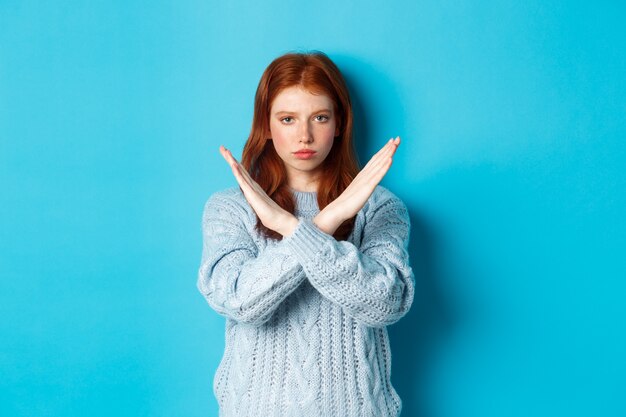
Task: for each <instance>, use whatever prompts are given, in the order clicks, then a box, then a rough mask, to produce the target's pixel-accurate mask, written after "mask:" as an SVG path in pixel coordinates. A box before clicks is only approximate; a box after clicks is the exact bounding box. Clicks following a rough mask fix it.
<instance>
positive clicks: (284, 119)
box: [280, 116, 293, 123]
mask: <svg viewBox="0 0 626 417" xmlns="http://www.w3.org/2000/svg"><path fill="white" fill-rule="evenodd" d="M292 119H293V117H290V116H286V117H283V118H282V119H280V121H281V122H283V123H291V120H292Z"/></svg>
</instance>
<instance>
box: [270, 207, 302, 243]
mask: <svg viewBox="0 0 626 417" xmlns="http://www.w3.org/2000/svg"><path fill="white" fill-rule="evenodd" d="M299 223H300V220H298V218H297V217H296V216H294V215H293V214H291V213H288V214H286V215H285V218H284V219H283V220H282V221H280V223H279V224H280V225H281V227H279V230H276V231H277V232H278V233H280V234H281V235H282V236H283V237H288V236H291V234H292V233H293V231H294V230H296V227H298V224H299Z"/></svg>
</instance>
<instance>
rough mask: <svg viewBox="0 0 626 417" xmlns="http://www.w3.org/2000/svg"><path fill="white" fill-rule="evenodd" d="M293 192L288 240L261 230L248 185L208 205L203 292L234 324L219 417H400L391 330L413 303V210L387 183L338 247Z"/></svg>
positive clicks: (219, 380)
mask: <svg viewBox="0 0 626 417" xmlns="http://www.w3.org/2000/svg"><path fill="white" fill-rule="evenodd" d="M293 194H294V196H295V199H296V211H295V213H294V215H295V216H296V217H297V218H298V219H299V223H298V225H297V227H296V229H295V230H294V232H293V233H292V234H291V235H289V236H288V237H285V238H283V239H282V240H280V241H276V240H273V239H265V238H263V237H262V236H261V235H259V234H258V233H257V232H256V231H255V230H254V226H255V222H256V217H255V216H256V214H255V213H254V211H253V210H252V208H251V206H250V205H249V203H248V202H247V200H246V199H245V197H244V195H243V193H242V192H241V190H240V188H239V187H233V188H228V189H226V190H222V191H218V192H215V193H214V194H213V195H211V196H210V197H209V199H208V201H207V202H206V204H205V206H204V212H203V216H202V231H203V249H202V260H201V265H200V268H199V271H198V281H197V287H198V289H199V290H200V292H201V293H202V295H203V296H204V297H205V299H206V300H207V302H208V304H209V305H210V306H211V308H213V309H214V310H215V311H216V312H217V313H219V314H220V315H222V316H224V317H225V318H226V324H225V336H226V342H225V351H224V355H223V357H222V359H221V361H220V364H219V366H218V368H217V371H216V373H215V376H214V379H213V393H214V395H215V397H216V399H217V401H218V404H219V409H220V417H248V416H250V417H253V416H259V417H272V416H276V417H301V416H311V417H331V416H332V417H357V416H358V417H382V416H384V417H387V416H392V417H397V416H398V415H400V411H401V409H402V401H401V399H400V397H399V396H398V394H397V392H396V390H395V389H394V387H393V386H392V384H391V380H390V378H391V350H390V345H389V337H388V334H387V328H386V327H385V326H388V325H390V324H393V323H395V322H396V321H398V320H399V319H400V318H401V317H402V316H404V315H405V314H406V313H407V312H408V311H409V308H410V307H411V304H412V302H413V294H414V275H413V271H412V269H411V267H410V266H409V254H408V251H407V249H408V240H409V231H410V221H409V216H408V212H407V209H406V206H405V205H404V203H403V202H402V201H401V200H400V199H399V198H398V197H396V196H395V195H394V194H393V193H392V192H391V191H389V190H388V189H386V188H384V187H383V186H381V185H378V186H377V187H376V189H375V190H374V192H373V193H372V195H371V196H370V197H369V199H368V201H367V202H366V204H365V206H364V207H363V208H362V209H361V210H360V211H359V212H358V214H357V218H356V222H355V227H354V230H353V231H352V233H351V234H350V236H349V237H348V239H347V240H346V241H337V240H336V239H335V238H334V237H332V236H331V235H329V234H326V233H324V232H322V231H321V230H320V229H319V228H318V227H317V226H316V225H315V224H314V223H313V222H312V218H313V217H315V215H316V214H317V213H318V212H319V208H318V204H317V194H316V193H315V192H301V191H293Z"/></svg>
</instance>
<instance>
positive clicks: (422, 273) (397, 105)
mask: <svg viewBox="0 0 626 417" xmlns="http://www.w3.org/2000/svg"><path fill="white" fill-rule="evenodd" d="M333 60H334V61H335V62H336V63H337V65H338V66H339V67H340V69H341V71H342V73H343V74H344V77H345V79H346V83H347V84H348V88H349V89H350V94H351V98H352V106H353V111H354V140H355V145H356V148H357V154H358V157H359V161H360V163H361V166H364V165H365V163H367V161H368V160H369V158H370V157H371V156H372V155H373V153H375V152H376V151H377V150H378V149H379V145H378V144H381V143H384V141H385V140H387V139H389V138H385V137H382V138H381V137H378V136H379V134H378V133H377V131H379V130H385V129H389V128H391V129H393V131H394V132H404V131H405V123H406V122H407V118H406V117H407V116H406V115H405V114H404V108H403V107H402V103H401V100H400V98H399V94H398V93H397V85H396V84H395V83H393V82H392V80H390V79H389V78H388V77H387V76H386V75H385V74H384V73H383V72H380V71H377V70H376V68H375V67H374V66H372V65H370V64H368V63H365V62H362V61H358V60H357V59H355V58H352V57H348V56H338V57H337V56H333ZM416 120H417V118H416V117H413V116H411V123H417V121H416ZM374 136H376V137H374ZM407 206H408V209H409V213H410V218H411V237H410V245H409V255H410V259H411V266H412V267H413V271H414V273H415V281H416V282H415V298H414V301H413V305H412V307H411V310H410V311H409V313H407V315H406V316H405V317H403V318H402V319H401V320H400V321H399V322H397V323H396V324H394V325H392V326H389V327H388V331H389V339H390V344H391V350H392V376H391V380H392V383H393V386H394V388H396V390H397V392H398V394H399V395H400V398H401V399H402V413H401V415H402V417H436V416H434V415H433V412H432V410H430V401H429V399H428V395H429V389H428V386H426V384H427V383H428V380H429V376H428V375H429V374H430V373H431V372H432V369H430V368H429V366H430V365H432V364H433V363H434V362H435V359H436V357H437V349H438V346H441V342H442V341H443V340H444V339H445V338H446V337H447V336H449V335H450V334H451V332H452V331H453V327H454V325H455V323H456V321H457V320H456V318H455V317H453V315H452V311H451V309H450V307H449V306H448V305H446V302H445V300H444V299H443V296H442V291H441V290H440V289H439V287H438V283H440V282H441V279H440V278H441V276H440V272H438V271H437V268H436V260H437V258H438V256H437V255H438V254H437V253H436V251H437V248H438V247H440V246H439V245H438V243H437V239H436V233H435V231H433V230H432V229H431V228H430V227H429V224H428V223H427V222H426V220H425V219H423V218H422V217H421V216H419V214H417V209H416V208H413V207H410V205H409V204H408V203H407Z"/></svg>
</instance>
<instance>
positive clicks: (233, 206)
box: [197, 193, 306, 326]
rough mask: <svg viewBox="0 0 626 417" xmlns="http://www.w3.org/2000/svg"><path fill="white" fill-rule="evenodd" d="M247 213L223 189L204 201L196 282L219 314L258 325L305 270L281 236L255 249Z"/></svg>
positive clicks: (302, 277) (293, 288)
mask: <svg viewBox="0 0 626 417" xmlns="http://www.w3.org/2000/svg"><path fill="white" fill-rule="evenodd" d="M247 218H249V217H248V213H247V212H246V210H245V209H244V208H243V207H241V205H240V204H238V203H237V202H235V201H233V199H232V198H228V197H226V196H224V195H223V194H220V193H216V194H214V195H212V196H211V197H210V198H209V200H208V201H207V202H206V204H205V206H204V212H203V215H202V235H203V246H202V260H201V263H200V268H199V271H198V280H197V288H198V290H200V292H201V293H202V295H203V296H204V298H205V299H206V301H207V302H208V303H209V305H210V306H211V307H212V308H213V309H214V310H215V311H216V312H217V313H219V314H220V315H222V316H225V317H227V318H231V319H234V320H236V321H239V322H245V323H250V324H252V325H255V326H259V325H261V324H263V323H265V322H266V321H267V320H268V319H269V318H270V317H271V315H272V313H273V312H274V311H275V310H276V308H277V307H278V306H279V305H280V303H281V302H282V301H283V300H284V299H285V298H286V297H287V296H288V295H289V294H290V293H292V292H293V291H294V290H295V289H296V288H297V287H298V286H299V285H300V284H301V283H302V282H303V281H304V280H305V279H306V275H305V274H304V271H303V269H302V267H301V265H300V264H299V263H298V262H297V260H296V258H295V257H294V256H293V255H292V254H291V251H290V250H289V249H288V247H287V246H286V245H285V243H284V239H283V241H280V242H278V243H277V244H276V245H273V246H268V247H267V248H266V249H264V250H263V251H261V253H259V250H258V248H257V246H256V244H255V243H254V241H253V240H252V237H251V236H250V232H249V231H248V230H247V228H246V224H245V222H244V219H247Z"/></svg>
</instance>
